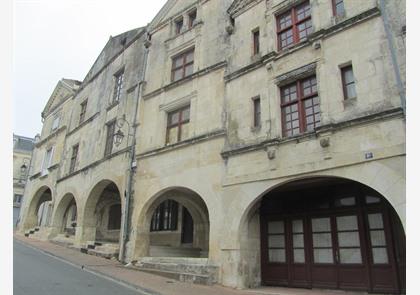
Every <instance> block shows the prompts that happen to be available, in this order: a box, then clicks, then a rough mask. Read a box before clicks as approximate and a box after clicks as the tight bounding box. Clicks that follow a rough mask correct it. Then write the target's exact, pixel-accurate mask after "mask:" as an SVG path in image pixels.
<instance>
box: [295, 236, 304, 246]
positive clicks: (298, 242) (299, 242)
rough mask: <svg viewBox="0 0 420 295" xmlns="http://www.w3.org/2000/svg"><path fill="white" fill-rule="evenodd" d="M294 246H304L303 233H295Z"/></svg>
mask: <svg viewBox="0 0 420 295" xmlns="http://www.w3.org/2000/svg"><path fill="white" fill-rule="evenodd" d="M293 247H294V248H303V247H304V241H303V234H294V235H293Z"/></svg>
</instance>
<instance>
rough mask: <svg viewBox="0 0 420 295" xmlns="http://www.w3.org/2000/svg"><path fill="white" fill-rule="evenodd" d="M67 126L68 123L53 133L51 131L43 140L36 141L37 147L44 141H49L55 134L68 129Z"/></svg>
mask: <svg viewBox="0 0 420 295" xmlns="http://www.w3.org/2000/svg"><path fill="white" fill-rule="evenodd" d="M66 128H67V126H66V125H63V126H61V127H60V128H58V129H57V130H55V131H54V132H53V133H51V134H50V135H48V136H47V137H45V138H44V139H43V140H40V141H38V142H36V143H35V147H36V148H39V147H40V146H41V145H43V144H44V143H46V142H47V141H49V140H50V139H51V138H53V137H54V136H56V135H58V134H59V133H61V132H62V131H64V130H66Z"/></svg>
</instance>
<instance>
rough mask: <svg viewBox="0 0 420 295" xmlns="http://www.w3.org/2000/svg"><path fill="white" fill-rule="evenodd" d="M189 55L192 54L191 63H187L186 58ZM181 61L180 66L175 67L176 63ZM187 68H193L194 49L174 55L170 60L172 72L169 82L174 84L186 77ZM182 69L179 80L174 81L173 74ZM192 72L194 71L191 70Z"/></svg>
mask: <svg viewBox="0 0 420 295" xmlns="http://www.w3.org/2000/svg"><path fill="white" fill-rule="evenodd" d="M189 54H192V59H191V61H187V57H188V55H189ZM179 60H180V61H181V64H180V65H179V66H176V64H177V62H178V61H179ZM189 66H192V67H193V66H194V48H193V49H190V50H188V51H185V52H183V53H181V54H178V55H176V56H175V57H173V58H172V70H171V81H172V82H175V81H178V80H181V79H182V78H184V77H186V71H185V69H186V68H187V67H189ZM180 69H182V75H181V77H180V78H179V79H177V80H175V72H176V71H178V70H180ZM193 70H194V69H193Z"/></svg>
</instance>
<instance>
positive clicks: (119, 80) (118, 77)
mask: <svg viewBox="0 0 420 295" xmlns="http://www.w3.org/2000/svg"><path fill="white" fill-rule="evenodd" d="M114 78H115V85H114V96H113V98H112V102H117V101H119V100H120V98H121V94H122V89H123V82H124V70H121V71H119V72H118V73H116V74H115V75H114Z"/></svg>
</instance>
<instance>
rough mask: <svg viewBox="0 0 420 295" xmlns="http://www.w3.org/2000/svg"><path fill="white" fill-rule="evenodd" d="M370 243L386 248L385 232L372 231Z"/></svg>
mask: <svg viewBox="0 0 420 295" xmlns="http://www.w3.org/2000/svg"><path fill="white" fill-rule="evenodd" d="M370 242H371V244H372V246H386V240H385V232H384V231H383V230H371V231H370Z"/></svg>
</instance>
